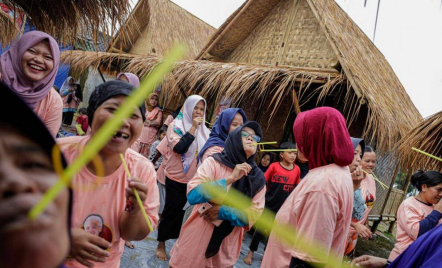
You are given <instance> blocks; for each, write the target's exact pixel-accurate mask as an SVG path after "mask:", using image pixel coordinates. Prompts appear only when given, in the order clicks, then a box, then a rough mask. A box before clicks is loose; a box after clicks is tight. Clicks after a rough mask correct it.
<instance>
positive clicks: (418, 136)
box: [397, 111, 442, 172]
mask: <svg viewBox="0 0 442 268" xmlns="http://www.w3.org/2000/svg"><path fill="white" fill-rule="evenodd" d="M412 147H415V148H417V149H420V150H422V151H424V152H427V153H430V154H432V155H434V156H437V157H439V158H442V111H441V112H438V113H436V114H434V115H432V116H430V117H428V118H426V119H425V120H424V121H423V122H422V123H420V124H419V125H418V126H416V127H415V128H414V129H413V130H411V131H410V132H409V133H408V134H407V135H406V136H405V137H404V138H403V139H401V140H400V141H399V147H398V149H397V155H398V157H399V159H400V165H401V167H402V169H404V170H410V171H411V172H414V171H415V170H417V169H423V170H438V171H442V162H441V161H438V160H436V159H433V158H430V157H428V156H425V155H422V154H420V153H417V152H415V151H412V150H411V148H412Z"/></svg>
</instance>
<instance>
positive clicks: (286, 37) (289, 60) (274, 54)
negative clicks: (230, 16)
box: [228, 0, 336, 68]
mask: <svg viewBox="0 0 442 268" xmlns="http://www.w3.org/2000/svg"><path fill="white" fill-rule="evenodd" d="M335 58H336V57H335V54H334V52H333V49H332V47H331V46H330V44H329V42H328V40H327V38H326V36H325V35H324V33H323V32H322V29H321V26H320V25H319V23H318V22H317V19H316V18H315V16H314V14H313V12H312V11H311V9H310V6H309V5H308V3H307V2H306V1H305V0H281V1H280V3H279V4H278V5H276V6H275V8H274V9H273V10H272V11H271V12H270V13H269V15H268V16H267V17H266V18H265V19H263V20H262V21H261V23H260V24H259V25H258V26H257V27H256V28H255V29H254V30H253V31H252V32H251V33H250V35H249V36H248V37H247V38H246V39H245V40H244V41H243V43H241V45H239V46H238V48H237V49H236V50H235V51H234V52H233V53H232V54H231V55H230V56H229V58H228V61H230V62H244V63H253V64H267V65H285V66H298V67H311V68H330V61H331V60H332V59H335Z"/></svg>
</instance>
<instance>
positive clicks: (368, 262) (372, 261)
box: [351, 255, 387, 268]
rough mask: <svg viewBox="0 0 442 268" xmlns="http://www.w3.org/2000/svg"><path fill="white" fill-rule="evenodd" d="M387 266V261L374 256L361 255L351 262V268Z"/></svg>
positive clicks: (379, 267)
mask: <svg viewBox="0 0 442 268" xmlns="http://www.w3.org/2000/svg"><path fill="white" fill-rule="evenodd" d="M386 264H387V260H386V259H383V258H378V257H374V256H368V255H363V256H360V257H357V258H356V259H354V260H353V261H352V262H351V265H352V267H364V268H382V267H385V265H386Z"/></svg>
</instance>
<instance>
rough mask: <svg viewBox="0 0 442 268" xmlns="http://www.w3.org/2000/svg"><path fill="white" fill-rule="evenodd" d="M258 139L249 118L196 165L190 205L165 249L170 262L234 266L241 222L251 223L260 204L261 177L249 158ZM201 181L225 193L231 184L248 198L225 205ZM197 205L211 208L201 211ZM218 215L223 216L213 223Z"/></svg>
mask: <svg viewBox="0 0 442 268" xmlns="http://www.w3.org/2000/svg"><path fill="white" fill-rule="evenodd" d="M261 139H262V132H261V127H260V126H259V125H258V123H256V122H248V123H246V124H244V125H243V126H242V127H239V128H236V129H235V130H233V131H232V132H230V134H229V136H228V138H227V140H226V142H225V148H224V150H223V151H222V153H217V154H214V155H212V156H211V157H209V158H207V159H206V160H205V161H204V162H203V163H202V165H201V166H200V167H199V168H198V171H197V173H196V175H195V177H194V178H193V179H192V180H191V181H190V182H189V184H188V186H187V198H188V200H189V203H190V204H193V205H195V207H194V208H193V211H192V214H191V215H190V217H189V219H188V220H187V221H186V223H185V224H184V225H183V229H182V231H181V234H180V237H179V238H178V240H177V242H176V243H175V245H174V247H173V249H172V251H171V253H170V254H171V259H170V262H169V265H170V266H171V267H173V268H191V267H213V268H217V267H225V268H227V267H233V266H234V264H235V262H236V260H237V259H238V256H239V253H240V251H241V243H242V237H243V234H244V228H246V229H250V227H251V226H252V225H253V224H254V223H255V221H256V220H257V218H258V217H259V216H260V214H261V213H262V211H263V210H264V203H265V191H266V188H265V178H264V174H263V173H262V171H261V170H260V169H259V168H258V167H257V166H256V164H255V162H254V158H255V155H256V151H257V146H256V144H254V143H257V142H260V140H261ZM204 185H211V186H214V187H220V188H221V189H223V191H225V192H227V193H228V191H229V189H230V188H231V187H233V188H235V189H236V190H238V191H239V192H242V193H243V194H244V195H246V196H247V197H249V198H250V199H251V203H250V205H249V206H248V207H246V208H244V210H239V209H236V208H233V207H230V206H227V205H224V204H222V202H221V203H219V201H218V202H217V201H215V200H219V199H220V197H218V196H213V195H211V193H210V191H206V190H204V188H203V186H204ZM227 198H228V196H227V197H225V199H227ZM202 206H210V208H209V209H208V210H206V211H205V212H203V213H202V214H200V213H199V210H200V208H201V207H202ZM252 212H253V213H252ZM217 220H221V221H222V222H221V223H220V222H218V223H216V222H215V221H217ZM215 224H217V226H215Z"/></svg>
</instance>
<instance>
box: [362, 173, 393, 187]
mask: <svg viewBox="0 0 442 268" xmlns="http://www.w3.org/2000/svg"><path fill="white" fill-rule="evenodd" d="M361 170H362V172H364V173H365V174H367V175H372V176H371V177H372V178H373V179H375V181H377V182H379V184H380V185H381V186H382V188H384V189H388V186H387V185H385V184H384V183H383V182H382V181H380V180H379V179H378V178H377V177H376V175H374V173H371V174H370V173H368V172H367V171H365V170H363V169H361Z"/></svg>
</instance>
